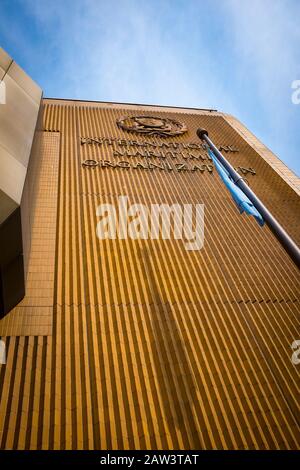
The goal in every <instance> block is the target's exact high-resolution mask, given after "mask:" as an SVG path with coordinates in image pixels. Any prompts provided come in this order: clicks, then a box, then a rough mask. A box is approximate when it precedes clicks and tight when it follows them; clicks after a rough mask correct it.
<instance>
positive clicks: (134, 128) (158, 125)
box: [117, 116, 187, 137]
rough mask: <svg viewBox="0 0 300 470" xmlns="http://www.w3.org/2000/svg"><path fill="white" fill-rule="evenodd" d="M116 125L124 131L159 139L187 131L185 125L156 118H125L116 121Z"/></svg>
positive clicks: (171, 120) (173, 120)
mask: <svg viewBox="0 0 300 470" xmlns="http://www.w3.org/2000/svg"><path fill="white" fill-rule="evenodd" d="M117 125H118V127H120V129H123V130H125V131H129V132H138V133H140V134H148V135H158V136H160V137H172V136H174V135H180V134H183V133H184V132H186V131H187V127H186V125H185V124H183V123H181V122H178V121H175V119H167V118H162V117H156V116H126V117H123V118H121V119H118V120H117Z"/></svg>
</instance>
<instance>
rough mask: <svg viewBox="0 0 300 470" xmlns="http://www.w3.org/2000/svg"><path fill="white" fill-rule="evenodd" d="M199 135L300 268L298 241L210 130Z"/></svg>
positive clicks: (198, 133) (201, 130) (201, 131)
mask: <svg viewBox="0 0 300 470" xmlns="http://www.w3.org/2000/svg"><path fill="white" fill-rule="evenodd" d="M197 135H198V137H199V138H200V139H201V140H203V141H205V142H206V143H207V145H208V146H209V147H210V149H211V151H212V152H213V153H214V155H215V156H216V158H217V159H218V160H219V162H220V163H221V164H222V165H223V167H224V168H226V170H227V171H228V173H229V174H230V176H231V178H232V179H233V181H234V182H235V184H236V185H237V186H238V187H239V188H240V189H241V190H242V191H243V192H244V193H245V194H246V196H247V197H248V198H249V199H250V201H251V202H252V204H253V205H254V207H256V209H257V210H258V212H259V213H260V214H261V215H262V217H263V218H264V219H265V221H266V224H267V225H268V227H269V228H270V229H271V230H272V232H273V233H274V235H275V237H276V238H277V240H278V241H279V242H280V243H281V245H282V246H283V248H284V249H285V250H286V252H287V253H288V254H289V255H290V257H291V259H292V260H293V261H294V263H295V264H296V265H297V266H298V268H300V249H299V248H298V246H297V245H296V243H295V242H294V241H293V240H292V239H291V237H290V236H289V235H288V233H287V232H286V231H285V230H284V228H283V227H282V226H281V225H280V223H279V222H278V221H277V220H276V219H275V217H273V215H272V214H271V212H270V211H269V210H268V209H267V208H266V206H265V205H264V204H263V203H262V202H261V200H260V199H259V198H258V197H257V196H256V194H255V193H254V192H253V191H252V189H250V188H249V186H248V185H247V184H246V183H245V181H244V179H243V177H242V176H241V175H239V174H238V173H237V172H236V171H235V169H234V168H233V167H232V166H231V165H230V163H229V162H228V161H227V160H226V158H225V157H224V156H223V155H222V153H221V152H220V151H219V149H218V148H217V147H216V146H215V144H214V143H213V142H212V141H211V140H210V138H209V137H208V132H207V131H206V130H205V129H198V130H197Z"/></svg>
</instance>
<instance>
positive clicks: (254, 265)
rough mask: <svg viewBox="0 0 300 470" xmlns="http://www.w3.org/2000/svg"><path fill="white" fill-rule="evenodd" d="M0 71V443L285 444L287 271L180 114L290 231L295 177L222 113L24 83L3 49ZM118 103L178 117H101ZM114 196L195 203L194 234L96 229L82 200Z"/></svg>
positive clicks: (294, 218) (292, 398)
mask: <svg viewBox="0 0 300 470" xmlns="http://www.w3.org/2000/svg"><path fill="white" fill-rule="evenodd" d="M0 73H1V80H3V81H4V83H5V84H6V92H7V96H6V104H5V105H0V119H1V128H0V149H1V162H0V165H1V172H0V190H1V192H0V210H1V214H0V217H1V221H0V222H1V226H0V237H1V245H0V246H1V253H0V262H1V314H2V315H3V318H2V320H0V335H1V338H2V340H4V341H5V344H6V348H7V363H6V364H5V365H1V366H0V367H1V369H0V417H1V420H0V423H1V424H0V447H1V448H6V449H12V448H18V449H24V448H26V449H39V448H43V449H51V448H56V449H64V448H66V449H71V448H73V449H77V448H78V449H80V448H89V449H99V448H103V449H106V448H107V449H108V448H113V449H117V448H118V449H122V448H130V449H132V448H147V449H150V448H153V449H154V448H165V449H172V448H173V449H174V448H178V449H179V448H180V449H188V448H220V449H221V448H236V449H237V448H261V449H264V448H299V443H300V431H299V422H300V413H299V403H298V398H297V397H298V388H299V367H298V368H297V367H296V366H295V365H294V364H293V363H292V361H291V354H292V350H291V344H292V343H293V341H294V340H296V339H298V338H299V336H300V332H299V292H300V280H299V272H298V271H297V269H296V268H295V266H294V265H293V264H292V262H291V261H290V260H289V258H288V257H287V255H286V253H285V252H284V251H283V250H282V248H281V247H280V246H278V244H277V241H276V240H275V239H274V237H273V235H272V234H271V233H270V232H269V231H268V229H267V228H266V227H264V228H263V229H260V228H259V227H257V226H256V225H255V222H254V221H252V220H250V219H248V218H247V219H246V218H244V217H243V216H240V215H239V214H238V213H237V211H236V208H235V207H234V205H233V204H232V202H231V200H230V197H229V196H228V195H227V193H226V190H224V188H223V187H222V186H221V183H220V182H219V180H218V178H217V175H216V174H214V172H212V170H211V169H210V162H209V161H208V160H207V157H206V156H205V152H203V151H202V150H201V148H200V144H199V140H198V139H197V137H196V129H197V128H198V127H205V128H207V129H208V130H209V132H210V135H211V136H212V137H213V139H214V140H215V142H216V143H217V144H218V145H219V146H220V147H222V148H223V149H224V152H226V156H227V157H228V159H229V160H230V161H231V162H232V163H233V164H234V165H235V166H236V167H237V168H239V171H240V172H241V173H242V174H243V175H245V177H246V178H247V179H248V181H249V184H250V185H251V187H253V188H254V189H255V191H256V192H257V194H258V195H259V196H260V197H261V199H262V200H263V202H265V204H266V205H267V206H268V207H270V209H271V210H272V211H273V212H274V214H275V215H276V217H277V218H278V219H279V220H280V222H281V223H282V225H283V226H284V227H285V229H286V230H287V231H288V232H289V233H290V235H291V236H292V237H293V238H294V239H295V241H296V242H298V244H299V242H300V239H299V236H300V230H299V220H300V217H299V216H300V199H299V195H300V180H299V178H298V177H297V176H295V175H294V174H293V173H292V172H291V171H290V170H289V169H288V168H287V167H286V166H285V165H284V164H283V163H282V162H281V161H280V160H279V159H278V158H277V157H275V156H274V155H273V154H272V152H270V151H269V150H268V149H267V148H266V147H265V146H264V145H263V144H262V143H261V142H259V141H258V140H257V139H256V137H255V136H254V135H252V134H251V133H250V132H249V131H248V130H247V129H246V128H245V127H244V126H243V125H242V124H241V123H240V122H239V121H238V120H236V119H235V118H234V117H232V116H229V115H226V114H224V113H220V112H217V111H210V110H195V109H185V108H173V107H160V106H146V105H134V104H121V103H102V102H101V103H100V102H84V101H74V100H56V99H47V98H42V91H41V90H40V89H39V87H38V86H37V85H35V84H34V83H33V82H32V81H31V80H30V79H29V78H28V77H27V76H26V75H25V74H24V72H23V71H22V70H21V69H20V68H19V67H18V66H17V65H16V64H15V62H14V61H13V60H12V59H10V58H9V57H8V56H7V55H6V54H5V53H4V51H3V50H0ZM135 116H139V119H140V118H145V117H148V118H150V117H153V119H158V120H161V121H162V122H165V121H166V120H169V121H170V122H173V121H174V122H176V123H179V124H181V123H184V124H185V125H186V127H187V131H186V132H185V133H182V134H178V135H176V136H174V135H173V136H172V135H170V136H163V137H162V136H161V137H157V135H156V136H155V135H150V136H148V135H145V134H143V135H139V134H138V133H137V132H136V133H134V132H130V131H126V130H124V129H122V128H120V126H118V123H120V122H121V121H122V120H124V121H125V120H126V119H127V120H128V119H129V120H130V118H132V117H135ZM135 124H136V123H135ZM34 134H35V137H34V139H33V135H34ZM158 160H159V162H161V161H163V162H164V165H162V164H161V163H159V164H157V161H158ZM145 161H147V162H150V161H151V162H153V163H152V167H151V168H150V167H149V165H148V163H147V164H146V163H145ZM88 162H89V163H88ZM90 162H94V163H92V164H91V163H90ZM105 162H106V163H105ZM125 163H126V164H125ZM155 165H156V166H155ZM122 194H123V195H124V194H126V195H128V197H129V199H130V201H131V202H138V203H141V202H142V203H144V204H151V203H161V202H165V203H169V204H171V203H180V204H184V203H192V204H195V203H204V204H205V221H206V224H205V246H204V248H203V249H202V250H200V251H199V252H196V251H195V252H191V253H188V252H186V251H185V250H184V248H183V246H182V245H181V244H180V241H179V240H155V241H151V240H101V241H100V240H99V239H97V237H96V225H97V216H96V209H97V206H98V204H100V203H101V202H110V203H114V204H116V202H117V198H118V196H120V195H122ZM21 232H22V233H21ZM22 240H23V246H22V244H21V242H22ZM4 247H5V248H4ZM23 266H24V268H23ZM23 269H24V271H23ZM24 272H25V274H23V273H24ZM25 279H26V281H25ZM24 289H25V297H24V298H23V300H21V299H22V297H23V295H24ZM20 300H21V302H19V301H20ZM12 307H15V308H12Z"/></svg>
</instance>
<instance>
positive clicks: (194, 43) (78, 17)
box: [0, 0, 300, 175]
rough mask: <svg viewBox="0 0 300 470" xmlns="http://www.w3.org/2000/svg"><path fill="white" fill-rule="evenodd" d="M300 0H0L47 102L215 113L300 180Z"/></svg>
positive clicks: (2, 41)
mask: <svg viewBox="0 0 300 470" xmlns="http://www.w3.org/2000/svg"><path fill="white" fill-rule="evenodd" d="M299 18H300V1H299V0H251V1H250V0H147V1H145V0H138V1H137V0H105V1H104V0H0V45H1V46H2V47H3V48H4V49H5V50H6V51H7V52H8V53H9V54H10V55H11V56H12V57H13V58H14V59H15V60H16V61H17V62H18V63H19V64H20V65H21V66H22V67H23V68H24V69H25V70H26V71H27V72H28V74H29V75H30V76H31V77H32V78H33V79H34V80H36V81H37V82H38V83H39V85H40V86H41V87H42V88H43V90H44V95H45V96H46V97H57V98H76V99H90V100H101V101H119V102H136V103H149V104H162V105H173V106H186V107H199V108H215V109H218V110H220V111H224V112H227V113H230V114H233V115H235V116H236V117H237V118H238V119H240V120H241V121H242V122H243V123H244V124H245V125H246V126H247V127H248V128H249V129H250V130H251V131H252V132H253V133H254V134H256V135H257V137H258V138H260V139H261V140H262V141H263V142H264V144H265V145H267V146H268V147H269V148H270V149H271V150H273V152H274V153H275V154H276V155H277V156H278V157H279V158H281V160H283V161H284V162H285V163H286V164H287V165H288V166H289V167H290V168H291V169H293V170H294V171H295V172H296V173H297V174H298V175H300V132H299V130H300V104H299V105H295V104H293V103H292V99H291V96H292V92H293V90H292V88H291V84H292V82H293V81H294V80H297V79H298V80H300V20H299Z"/></svg>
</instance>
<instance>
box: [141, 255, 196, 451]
mask: <svg viewBox="0 0 300 470" xmlns="http://www.w3.org/2000/svg"><path fill="white" fill-rule="evenodd" d="M140 256H141V262H142V263H143V267H144V270H145V272H146V275H147V283H148V287H149V291H150V293H151V297H152V299H153V310H152V312H153V316H152V319H151V325H152V331H153V342H152V344H153V345H154V346H153V350H152V354H153V358H154V362H155V367H156V372H157V376H158V384H159V388H160V390H159V391H160V394H161V396H162V402H163V406H164V410H163V411H164V415H165V417H166V420H167V423H168V427H169V429H168V432H169V433H170V435H171V436H172V440H173V443H174V447H175V448H177V449H179V448H182V447H184V448H185V449H188V448H194V449H201V448H203V446H204V443H203V442H202V439H201V436H200V429H199V424H198V420H197V414H196V407H195V404H198V401H199V400H198V397H197V393H196V391H197V388H198V387H197V383H196V380H195V377H194V372H193V370H192V368H191V365H190V361H189V357H188V354H187V351H186V347H185V344H184V341H183V338H182V335H181V333H180V330H179V327H178V324H177V320H176V318H175V316H174V312H173V311H172V306H171V305H170V303H169V302H163V299H162V298H161V294H160V289H159V286H158V284H157V281H156V277H155V271H154V269H153V265H152V262H151V253H150V251H149V250H148V249H147V248H143V249H141V250H140ZM197 408H198V407H197ZM198 418H199V416H198ZM204 431H205V430H204V429H201V432H204ZM180 441H181V442H180Z"/></svg>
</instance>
